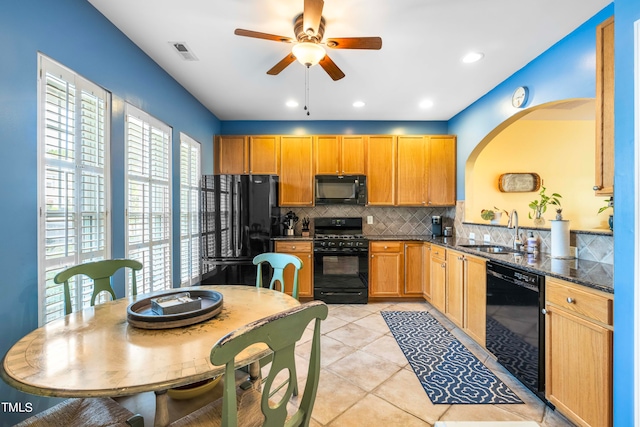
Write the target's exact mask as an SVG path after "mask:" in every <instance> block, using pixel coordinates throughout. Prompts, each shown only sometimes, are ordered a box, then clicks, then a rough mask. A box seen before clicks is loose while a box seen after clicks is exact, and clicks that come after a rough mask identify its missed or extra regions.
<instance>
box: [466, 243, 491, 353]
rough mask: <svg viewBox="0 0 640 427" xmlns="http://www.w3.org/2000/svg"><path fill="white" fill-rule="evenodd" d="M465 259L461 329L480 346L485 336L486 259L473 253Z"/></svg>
mask: <svg viewBox="0 0 640 427" xmlns="http://www.w3.org/2000/svg"><path fill="white" fill-rule="evenodd" d="M464 259H465V287H464V295H465V304H464V319H465V323H464V328H463V330H464V331H465V332H466V333H467V335H469V336H470V337H471V338H473V339H474V340H475V341H476V342H477V343H478V344H480V345H481V346H483V347H484V346H485V345H486V341H487V339H486V336H487V260H486V259H484V258H481V257H476V256H473V255H468V254H465V255H464Z"/></svg>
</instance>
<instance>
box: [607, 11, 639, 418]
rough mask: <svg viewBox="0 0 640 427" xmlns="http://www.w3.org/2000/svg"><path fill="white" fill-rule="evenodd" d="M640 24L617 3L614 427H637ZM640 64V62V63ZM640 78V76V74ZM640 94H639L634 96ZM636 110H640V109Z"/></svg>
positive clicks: (635, 12)
mask: <svg viewBox="0 0 640 427" xmlns="http://www.w3.org/2000/svg"><path fill="white" fill-rule="evenodd" d="M637 20H640V2H639V1H638V0H616V2H615V91H616V95H615V144H616V145H615V177H614V180H615V190H614V191H615V194H614V200H615V201H616V204H615V216H614V225H613V227H614V230H615V245H614V271H615V276H614V286H615V292H616V296H615V304H614V319H613V322H614V327H615V333H614V336H613V342H614V346H613V354H614V363H613V385H614V390H613V402H614V412H613V419H614V425H615V426H619V427H623V426H632V425H634V401H635V399H636V398H635V397H634V383H633V382H634V375H637V373H635V372H634V360H633V355H634V338H635V327H637V325H636V326H634V299H635V298H636V296H635V292H636V290H635V289H634V275H635V267H634V264H635V257H636V251H637V250H638V248H637V247H635V237H636V236H635V231H634V222H635V215H637V214H638V212H636V211H635V208H636V207H637V206H638V194H637V193H636V191H635V190H634V186H635V177H634V160H635V159H636V153H635V151H634V150H637V149H638V147H637V146H636V145H635V142H634V137H635V134H634V115H635V114H638V111H636V110H635V108H634V92H635V91H638V89H639V88H637V87H635V84H634V76H633V70H634V28H633V25H634V21H637ZM638 59H640V58H638ZM637 73H638V75H639V76H640V70H638V71H637ZM635 93H637V92H635ZM636 107H637V104H636Z"/></svg>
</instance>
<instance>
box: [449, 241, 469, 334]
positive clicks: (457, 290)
mask: <svg viewBox="0 0 640 427" xmlns="http://www.w3.org/2000/svg"><path fill="white" fill-rule="evenodd" d="M464 273H465V262H464V254H463V253H462V252H458V251H452V250H447V284H446V292H445V300H446V310H445V314H446V315H447V317H448V318H449V319H451V321H452V322H453V323H455V324H456V325H457V326H458V327H460V328H462V327H463V325H464V320H465V319H464Z"/></svg>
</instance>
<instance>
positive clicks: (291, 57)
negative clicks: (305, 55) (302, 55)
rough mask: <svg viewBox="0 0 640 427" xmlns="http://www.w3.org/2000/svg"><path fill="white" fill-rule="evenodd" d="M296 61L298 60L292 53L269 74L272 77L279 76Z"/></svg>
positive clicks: (268, 72)
mask: <svg viewBox="0 0 640 427" xmlns="http://www.w3.org/2000/svg"><path fill="white" fill-rule="evenodd" d="M295 60H296V57H295V56H294V55H293V53H290V54H288V55H287V56H285V57H284V58H282V61H280V62H278V63H277V64H276V65H274V66H273V68H271V69H270V70H269V71H267V74H269V75H271V76H275V75H278V74H280V72H281V71H282V70H284V69H285V68H287V67H288V66H289V64H291V63H292V62H293V61H295Z"/></svg>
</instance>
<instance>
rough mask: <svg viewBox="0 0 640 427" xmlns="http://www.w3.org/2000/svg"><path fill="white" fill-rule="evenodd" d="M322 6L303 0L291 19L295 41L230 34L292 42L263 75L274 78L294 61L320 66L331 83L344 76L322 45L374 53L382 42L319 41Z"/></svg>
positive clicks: (354, 39)
mask: <svg viewBox="0 0 640 427" xmlns="http://www.w3.org/2000/svg"><path fill="white" fill-rule="evenodd" d="M323 7H324V0H304V11H303V12H302V13H301V14H300V15H298V16H297V17H296V18H295V20H294V24H293V32H294V34H295V36H296V38H295V39H292V38H290V37H284V36H276V35H273V34H267V33H260V32H257V31H251V30H243V29H241V28H238V29H236V30H235V32H234V33H235V34H236V35H238V36H244V37H253V38H256V39H264V40H272V41H276V42H282V43H295V44H294V46H293V48H292V49H291V53H290V54H288V55H287V56H285V57H284V58H283V59H282V60H281V61H280V62H278V63H277V64H276V65H274V66H273V68H271V69H270V70H269V71H267V74H270V75H272V76H275V75H277V74H279V73H280V72H281V71H282V70H284V69H285V68H286V67H287V66H288V65H289V64H291V63H292V62H293V61H295V60H296V59H297V60H298V61H299V62H300V63H301V64H303V65H305V66H306V67H311V66H313V65H316V64H320V66H321V67H322V68H323V69H324V70H325V71H326V72H327V74H329V76H330V77H331V78H332V79H333V80H340V79H341V78H343V77H344V73H343V72H342V70H340V68H338V66H337V65H336V64H335V62H333V61H332V60H331V58H329V55H327V54H326V52H325V50H324V48H323V47H322V45H325V46H327V47H330V48H332V49H374V50H378V49H380V48H382V39H381V38H380V37H339V38H330V39H327V40H326V41H324V42H323V41H322V36H324V27H325V20H324V18H323V17H322V8H323Z"/></svg>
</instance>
